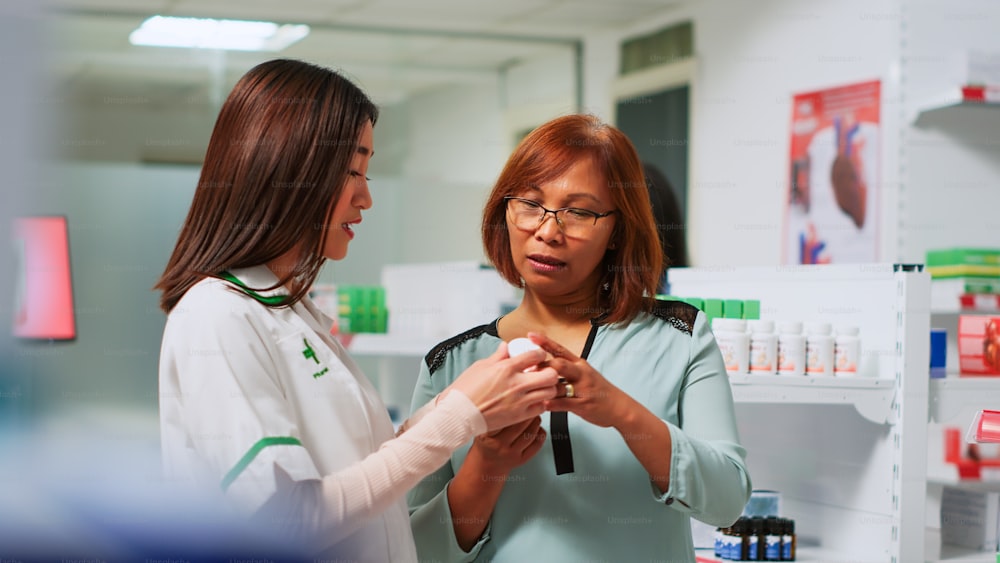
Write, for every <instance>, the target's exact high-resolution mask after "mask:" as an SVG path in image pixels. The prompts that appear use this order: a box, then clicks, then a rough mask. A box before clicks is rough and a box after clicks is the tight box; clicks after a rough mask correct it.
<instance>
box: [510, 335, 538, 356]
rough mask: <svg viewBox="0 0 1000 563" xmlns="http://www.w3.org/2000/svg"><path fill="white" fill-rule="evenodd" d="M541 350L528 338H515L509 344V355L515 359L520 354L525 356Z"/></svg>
mask: <svg viewBox="0 0 1000 563" xmlns="http://www.w3.org/2000/svg"><path fill="white" fill-rule="evenodd" d="M538 348H539V346H538V344H535V343H534V342H532V341H531V340H529V339H527V338H523V337H522V338H515V339H513V340H511V341H510V342H508V343H507V353H508V354H509V355H510V356H511V357H512V358H513V357H514V356H517V355H518V354H523V353H525V352H528V351H530V350H537V349H538Z"/></svg>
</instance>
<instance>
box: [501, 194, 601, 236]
mask: <svg viewBox="0 0 1000 563" xmlns="http://www.w3.org/2000/svg"><path fill="white" fill-rule="evenodd" d="M503 199H504V201H506V202H507V212H508V213H509V214H510V217H511V220H512V221H513V223H514V226H515V227H517V228H518V229H523V230H526V231H533V230H535V229H537V228H538V227H540V226H541V225H542V223H544V222H545V217H546V216H547V215H548V214H549V213H551V214H552V216H553V217H555V218H556V224H557V225H559V228H560V229H561V230H562V232H563V234H564V235H566V236H568V237H574V238H582V237H586V236H588V235H589V234H590V233H591V232H593V230H594V227H595V226H597V220H598V219H603V218H604V217H607V216H608V215H612V214H614V213H615V212H614V210H612V211H608V212H607V213H598V212H596V211H591V210H589V209H580V208H579V207H563V208H561V209H554V210H553V209H546V208H545V207H542V205H541V204H540V203H538V202H537V201H532V200H530V199H524V198H523V197H514V196H506V197H504V198H503Z"/></svg>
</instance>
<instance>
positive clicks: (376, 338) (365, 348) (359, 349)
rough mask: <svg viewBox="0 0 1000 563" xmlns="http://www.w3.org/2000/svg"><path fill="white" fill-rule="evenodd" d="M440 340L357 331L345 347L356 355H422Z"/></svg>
mask: <svg viewBox="0 0 1000 563" xmlns="http://www.w3.org/2000/svg"><path fill="white" fill-rule="evenodd" d="M438 342H440V340H433V339H428V338H420V337H409V338H403V337H399V336H393V335H389V334H368V333H358V334H355V335H353V336H352V337H351V341H350V343H349V344H348V346H347V349H348V350H349V351H350V352H351V354H356V355H358V356H382V357H386V356H389V357H391V356H396V357H408V358H409V357H417V358H419V357H423V356H424V355H426V354H427V352H430V350H431V348H433V347H434V346H436V345H437V344H438Z"/></svg>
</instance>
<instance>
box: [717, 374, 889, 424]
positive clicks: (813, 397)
mask: <svg viewBox="0 0 1000 563" xmlns="http://www.w3.org/2000/svg"><path fill="white" fill-rule="evenodd" d="M729 381H730V384H731V386H732V389H733V399H734V400H735V401H736V402H737V403H791V404H820V405H852V406H854V408H855V409H857V411H858V413H859V414H861V416H863V417H865V418H866V419H867V420H870V421H872V422H875V423H883V422H885V421H886V420H887V419H888V417H889V414H890V413H891V411H892V399H893V394H894V393H895V382H894V381H893V380H892V379H875V378H862V377H825V376H808V377H806V376H785V375H749V374H746V375H730V376H729Z"/></svg>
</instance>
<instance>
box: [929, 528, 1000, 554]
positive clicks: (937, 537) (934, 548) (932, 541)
mask: <svg viewBox="0 0 1000 563" xmlns="http://www.w3.org/2000/svg"><path fill="white" fill-rule="evenodd" d="M924 554H925V557H924V559H925V560H926V561H927V563H996V562H997V561H998V560H1000V558H998V557H997V554H996V553H991V552H989V551H978V550H975V549H971V548H968V547H959V546H955V545H948V544H942V543H941V530H939V529H938V528H927V530H926V531H925V532H924ZM935 556H936V557H935Z"/></svg>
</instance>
